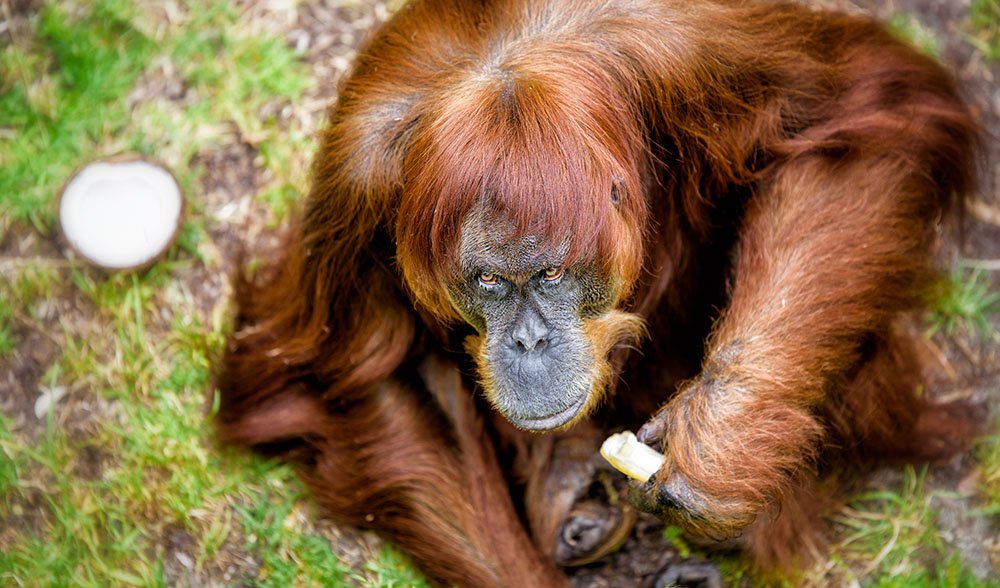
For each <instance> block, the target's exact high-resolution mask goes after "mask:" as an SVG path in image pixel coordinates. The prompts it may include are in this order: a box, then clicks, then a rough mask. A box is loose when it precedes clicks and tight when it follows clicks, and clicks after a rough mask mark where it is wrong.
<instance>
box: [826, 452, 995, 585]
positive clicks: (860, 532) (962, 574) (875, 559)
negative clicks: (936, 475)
mask: <svg viewBox="0 0 1000 588" xmlns="http://www.w3.org/2000/svg"><path fill="white" fill-rule="evenodd" d="M926 474H927V469H926V468H923V469H922V470H920V471H917V470H916V469H914V468H913V467H911V466H907V467H906V469H905V470H904V474H903V480H902V482H901V484H900V485H899V486H898V487H896V488H892V489H885V490H876V491H872V492H867V493H865V494H862V495H860V496H858V497H857V498H855V499H854V501H853V502H852V503H851V505H850V507H849V508H847V509H845V510H844V511H843V512H842V514H841V516H839V517H838V518H837V521H838V522H839V523H840V524H841V525H842V526H843V527H844V529H843V531H844V532H843V533H842V534H841V535H842V536H843V537H844V538H843V539H842V540H841V542H840V543H839V544H838V545H836V546H835V548H834V550H833V553H832V561H833V562H834V563H836V564H837V565H838V566H839V567H840V568H841V570H842V571H843V572H844V574H845V575H846V576H847V578H848V579H849V580H850V579H856V580H857V581H860V582H861V584H862V585H866V586H877V587H879V588H890V587H893V588H896V587H898V588H904V587H913V588H925V587H926V588H948V587H966V586H969V587H973V586H977V587H978V586H988V585H989V584H987V583H983V582H981V581H979V580H977V579H976V578H975V576H973V575H972V573H971V572H970V571H969V570H968V569H967V568H966V567H965V565H964V564H963V562H962V560H961V555H960V554H959V553H958V552H956V551H953V550H950V549H949V548H948V547H947V546H946V545H945V544H944V542H943V540H942V539H941V536H940V534H939V531H938V529H937V526H936V523H935V513H934V510H933V509H932V508H931V495H930V494H928V493H927V492H926V491H925V490H924V480H925V478H926Z"/></svg>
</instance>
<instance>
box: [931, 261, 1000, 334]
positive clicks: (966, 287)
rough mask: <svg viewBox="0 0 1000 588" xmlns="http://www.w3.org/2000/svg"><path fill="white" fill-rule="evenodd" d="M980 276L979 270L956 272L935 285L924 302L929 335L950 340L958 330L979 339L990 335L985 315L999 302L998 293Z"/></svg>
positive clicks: (989, 326) (989, 327)
mask: <svg viewBox="0 0 1000 588" xmlns="http://www.w3.org/2000/svg"><path fill="white" fill-rule="evenodd" d="M984 276H985V274H984V273H983V271H982V270H978V269H973V270H964V269H961V268H958V269H956V270H955V271H953V272H952V273H951V274H950V275H949V276H947V277H945V278H943V279H941V280H939V281H938V283H937V284H936V285H935V287H934V289H933V290H932V291H931V294H930V296H929V300H928V303H929V306H930V314H929V316H928V322H929V323H930V333H931V334H933V333H936V332H938V331H941V332H943V333H944V334H945V335H948V336H951V335H954V334H955V333H956V332H957V331H958V330H959V329H960V328H961V329H965V330H968V331H973V332H975V333H977V334H979V335H980V336H983V337H986V336H989V335H991V334H992V331H993V329H992V326H991V325H990V321H989V318H988V314H989V312H991V311H992V310H993V308H994V307H995V306H996V303H997V301H1000V292H996V291H995V290H994V289H993V288H992V285H991V284H990V283H989V282H988V281H985V280H984Z"/></svg>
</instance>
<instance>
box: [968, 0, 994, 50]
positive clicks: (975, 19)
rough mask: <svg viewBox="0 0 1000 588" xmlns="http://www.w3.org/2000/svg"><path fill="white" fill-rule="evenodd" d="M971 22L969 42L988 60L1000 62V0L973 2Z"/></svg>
mask: <svg viewBox="0 0 1000 588" xmlns="http://www.w3.org/2000/svg"><path fill="white" fill-rule="evenodd" d="M969 20H970V26H971V29H972V31H971V32H972V34H971V36H970V37H969V42H971V43H972V44H973V45H975V47H976V48H977V49H978V50H979V51H980V52H982V54H983V55H985V56H986V57H987V58H989V59H992V60H994V61H996V60H1000V0H972V5H971V7H970V12H969Z"/></svg>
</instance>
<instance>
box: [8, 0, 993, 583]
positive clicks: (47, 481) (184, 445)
mask: <svg viewBox="0 0 1000 588" xmlns="http://www.w3.org/2000/svg"><path fill="white" fill-rule="evenodd" d="M265 4H267V5H268V6H270V5H271V4H281V3H263V2H255V1H253V0H251V1H250V2H245V3H240V4H234V3H230V2H226V1H223V0H209V1H207V2H201V1H198V0H178V1H177V2H174V3H172V4H171V6H172V7H173V8H171V10H173V12H172V13H171V14H170V15H169V17H168V15H167V14H166V13H165V12H164V9H163V8H162V7H161V4H160V3H152V4H151V3H140V2H137V1H134V0H95V1H93V2H88V1H85V0H59V1H57V0H50V1H48V2H42V3H41V7H40V9H39V10H38V14H37V17H36V18H34V19H33V20H24V19H20V20H18V19H15V21H14V23H13V25H12V26H11V27H10V29H9V30H8V31H7V33H6V34H5V33H0V246H2V247H3V248H4V251H3V253H2V254H0V385H4V386H5V385H6V381H7V380H4V379H2V378H6V377H7V376H8V375H12V376H14V380H12V381H14V383H15V384H14V385H15V387H14V390H12V391H7V390H4V393H0V520H3V521H4V524H0V585H10V586H83V587H87V586H95V587H96V586H165V585H177V584H185V583H190V584H193V585H203V584H210V583H217V584H219V583H220V584H227V585H249V586H289V585H294V586H329V585H334V586H336V585H363V586H382V587H389V586H400V587H403V586H425V585H426V584H425V582H424V581H423V580H422V579H421V578H420V575H419V573H417V572H416V571H414V569H413V567H412V565H411V564H410V563H409V562H408V561H407V560H406V559H405V557H403V556H401V555H400V554H399V553H398V552H396V551H395V550H393V549H392V548H391V547H390V546H382V547H380V548H377V549H368V548H366V547H365V546H364V545H362V546H360V547H358V549H360V550H361V556H362V559H363V560H364V563H363V565H362V566H361V567H360V568H355V567H353V564H354V563H355V562H354V561H353V560H352V561H349V560H347V559H345V558H346V556H345V555H344V554H343V553H341V552H339V551H338V550H337V549H336V546H337V545H338V541H341V540H340V539H338V536H337V533H336V532H335V531H334V530H332V528H331V525H330V524H329V523H326V522H323V521H321V520H320V519H319V517H318V516H317V514H316V512H315V507H314V506H313V505H312V503H311V502H310V501H309V499H308V497H307V496H306V494H305V490H304V488H303V486H302V484H301V483H300V482H299V481H298V480H297V479H296V478H295V476H294V474H293V472H292V471H291V470H290V469H289V468H288V467H284V466H280V465H277V464H274V463H271V462H267V461H264V460H261V459H258V458H256V457H252V456H249V455H246V454H245V453H242V452H237V451H230V450H227V449H224V448H219V447H217V446H216V445H215V443H214V441H213V438H212V433H211V428H210V424H209V421H210V418H211V414H212V409H213V400H214V398H213V395H212V387H211V373H212V366H213V362H214V359H215V358H216V357H217V356H218V354H219V352H220V350H221V348H222V345H223V344H224V339H225V333H226V329H227V317H228V316H229V313H230V311H231V309H230V308H229V306H228V302H227V291H226V285H225V279H224V273H225V271H227V266H226V260H225V257H224V255H223V253H222V252H221V251H220V247H221V246H222V245H221V244H220V242H222V241H224V238H223V237H225V236H230V237H231V236H232V235H236V236H237V237H238V238H239V239H241V240H244V239H247V240H249V239H253V238H255V235H256V234H257V233H255V232H253V230H251V229H248V228H247V225H246V224H244V223H243V220H244V219H242V218H241V219H239V220H225V219H221V218H220V216H219V215H218V214H217V213H218V212H219V208H220V207H221V206H223V205H228V204H229V203H230V202H233V201H236V200H240V199H242V198H244V197H246V198H249V199H251V204H250V206H251V207H252V212H253V213H254V214H257V213H259V216H262V217H263V221H262V223H263V225H264V228H266V227H267V226H274V225H276V224H278V223H280V222H281V220H282V219H283V218H285V216H286V215H287V214H288V212H289V211H290V210H291V209H292V208H293V207H294V204H295V201H296V200H297V198H298V196H299V195H300V194H302V193H303V192H304V190H305V188H306V184H307V177H306V174H307V173H308V169H309V154H310V153H311V152H312V150H313V148H314V142H313V139H312V136H313V135H312V134H313V132H314V131H315V129H313V128H306V127H304V126H303V125H302V124H301V122H300V120H301V119H302V118H303V117H298V116H296V110H295V109H296V108H299V105H300V104H301V103H302V102H303V101H305V100H306V98H307V97H308V96H309V93H310V91H311V90H312V89H314V88H315V86H316V85H317V83H318V80H315V79H314V77H313V75H312V72H311V71H310V69H309V67H308V66H307V65H306V64H305V63H304V62H303V61H302V60H301V59H300V56H298V55H297V54H296V53H295V52H294V51H293V50H292V49H291V48H289V47H288V45H287V44H286V42H285V40H284V38H283V33H284V32H286V29H287V27H288V26H291V25H288V24H287V23H285V21H283V20H282V19H280V18H269V17H267V16H266V15H265V16H263V17H262V16H259V15H257V14H256V13H255V12H254V9H262V7H263V6H264V5H265ZM394 4H395V5H398V3H394ZM234 5H235V6H238V8H237V7H234ZM977 5H978V3H977ZM993 5H994V6H995V2H994V3H993ZM3 6H5V7H6V6H7V5H6V4H4V5H3ZM8 8H9V7H8ZM269 9H270V8H269ZM914 23H915V21H911V20H905V21H903V20H901V21H900V24H898V25H897V29H899V30H900V31H904V32H901V33H900V34H904V35H906V36H908V38H912V39H916V42H917V44H918V45H921V41H919V34H918V33H915V32H913V30H916V31H917V32H919V31H920V30H923V29H920V28H914V27H915V26H916V25H915V24H914ZM994 23H995V20H994ZM907 27H910V29H913V30H910V32H905V31H907V30H909V29H907ZM977 35H978V33H977ZM977 38H978V37H977ZM227 150H229V151H235V152H243V151H247V152H249V155H248V156H247V157H248V159H247V161H246V162H242V163H241V164H240V165H235V164H234V165H232V166H230V167H229V168H225V166H221V167H223V168H224V169H221V170H220V166H219V165H217V164H212V161H213V160H212V157H213V156H215V155H218V154H219V153H228V152H229V151H227ZM123 151H131V152H137V153H140V154H144V155H147V156H151V157H155V158H156V159H158V160H160V161H162V162H163V163H165V164H166V165H167V166H169V167H170V168H171V170H172V171H173V172H174V173H175V175H176V176H177V178H178V180H179V182H180V183H181V186H182V188H183V190H184V192H185V195H186V199H187V201H186V211H187V216H186V219H185V223H184V225H183V228H182V231H181V234H180V236H179V238H178V240H177V242H176V244H175V245H174V247H173V248H172V250H171V251H170V252H169V253H168V254H167V256H166V257H165V258H164V259H162V260H161V261H159V262H158V263H157V264H155V265H154V266H153V267H151V268H149V269H148V270H146V271H143V272H141V273H129V274H120V273H116V274H105V273H103V272H100V271H97V270H95V269H92V268H89V267H87V266H85V265H83V264H82V263H81V262H79V261H78V260H75V259H72V258H71V259H64V258H63V257H62V255H61V248H60V245H59V241H58V240H57V238H56V237H55V224H56V210H57V199H58V190H59V188H60V186H61V185H62V184H63V183H64V182H65V180H66V179H67V178H68V176H69V175H70V174H72V172H73V170H75V169H77V168H78V167H79V166H81V165H83V164H85V163H86V162H88V161H91V160H94V159H97V158H101V157H105V156H109V155H113V154H116V153H120V152H123ZM213 165H214V166H215V167H213ZM234 168H238V170H237V171H238V172H239V174H238V175H239V177H238V178H235V179H232V178H226V177H225V173H223V172H226V171H229V172H232V170H233V169H234ZM220 183H222V184H224V186H223V187H224V188H226V189H228V190H230V192H231V193H230V194H229V195H228V196H225V197H220V196H219V195H218V194H216V191H217V185H218V184H220ZM225 198H228V199H229V200H226V199H225ZM250 216H253V215H252V214H251V215H250ZM258 228H259V227H258ZM984 278H985V276H984V275H982V274H976V273H975V272H963V273H961V274H958V275H956V276H953V277H952V279H951V280H950V281H949V282H948V284H949V286H948V287H947V288H944V290H943V291H944V292H946V294H943V295H942V296H941V298H940V299H939V301H938V302H936V303H935V309H936V310H935V313H936V315H935V316H936V317H938V318H935V319H934V320H935V321H937V322H935V324H937V325H938V326H937V327H936V328H937V329H939V330H941V331H943V332H945V333H950V332H957V331H959V330H960V329H966V328H971V329H977V330H979V329H982V328H983V327H984V325H986V326H988V322H984V321H986V317H987V316H988V313H989V312H991V310H992V308H993V304H994V303H995V301H996V295H995V294H994V293H991V292H990V290H989V289H988V288H987V287H986V281H985V279H984ZM57 389H58V390H63V391H64V392H65V395H64V396H63V397H62V398H61V399H60V400H58V401H57V402H55V403H54V405H53V406H52V407H51V408H50V410H49V411H48V412H47V413H46V414H45V415H43V417H42V418H40V419H39V418H36V416H35V414H34V411H33V407H34V401H35V399H36V398H37V397H38V396H39V394H40V393H41V392H43V391H45V390H57ZM977 455H978V457H979V459H980V460H981V463H982V483H981V488H980V490H981V504H982V509H981V512H980V513H979V514H978V515H977V516H984V517H986V516H995V515H996V514H997V512H998V510H1000V489H998V486H997V480H998V479H1000V473H998V472H1000V465H998V464H1000V442H997V441H996V439H995V438H991V439H990V440H987V441H984V442H983V444H982V445H981V446H980V449H979V452H978V454H977ZM928 500H929V496H928V495H927V494H926V493H924V491H923V484H922V478H921V477H920V476H919V475H917V474H913V478H912V480H911V479H909V478H908V479H907V481H906V482H905V483H902V484H900V487H899V488H894V489H890V490H886V491H884V492H883V493H881V494H878V493H875V494H870V495H866V496H863V497H862V498H859V500H858V502H856V503H855V504H854V505H853V510H852V511H850V514H846V515H845V518H844V520H843V521H841V524H842V525H843V527H844V529H845V533H847V537H848V540H845V541H844V543H843V544H842V545H841V546H839V548H838V549H839V550H838V552H837V553H838V555H837V557H838V558H839V559H837V560H836V562H837V563H838V565H842V568H838V569H842V570H847V571H845V572H844V573H845V574H847V573H848V572H850V573H853V574H855V575H856V576H857V577H859V578H860V579H861V580H862V583H863V584H864V585H887V586H888V585H894V584H891V582H897V579H898V578H906V579H909V580H912V581H914V582H916V584H914V585H917V586H922V585H926V586H939V585H940V586H964V585H967V584H962V582H966V581H967V580H968V579H969V576H968V570H966V569H965V567H964V564H963V561H962V560H961V559H960V558H959V557H958V556H956V555H955V554H954V553H953V552H951V551H949V550H948V548H947V546H946V545H945V544H944V543H942V542H941V541H940V540H936V539H935V537H937V536H938V535H939V533H938V530H937V528H936V527H935V525H934V520H933V513H932V508H931V503H930V502H929V501H928ZM855 513H862V514H858V515H856V514H855ZM897 527H898V528H899V533H898V534H897V535H894V533H895V530H896V528H897ZM894 537H895V539H893V538H894ZM670 538H671V540H673V541H674V542H675V544H677V545H684V549H685V550H686V552H688V553H695V552H693V551H692V550H691V549H690V547H688V546H686V545H685V544H683V539H682V538H681V537H680V536H679V534H676V533H675V534H674V535H671V536H670ZM887 545H889V546H890V547H889V549H888V550H886V546H887ZM883 552H885V553H884V555H883ZM879 558H880V559H879ZM712 559H713V561H714V562H716V563H718V564H719V565H720V567H721V568H722V570H723V573H724V575H725V577H726V578H728V579H729V580H732V581H739V580H740V579H741V578H743V579H745V578H746V577H747V576H748V575H749V572H748V571H747V570H746V569H745V568H744V567H743V566H742V564H741V563H740V562H739V560H738V559H736V558H719V557H715V556H713V557H712ZM876 561H877V563H876V565H874V567H873V568H872V569H871V570H870V571H869V573H867V574H866V575H858V573H859V571H864V568H865V567H866V566H869V565H871V563H870V562H876ZM900 581H901V580H900ZM934 582H937V583H936V584H935V583H934ZM895 585H901V584H899V583H898V582H897V584H895ZM968 585H980V584H968Z"/></svg>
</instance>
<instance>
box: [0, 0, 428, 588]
mask: <svg viewBox="0 0 1000 588" xmlns="http://www.w3.org/2000/svg"><path fill="white" fill-rule="evenodd" d="M140 6H141V8H140ZM28 23H29V21H24V20H22V21H19V23H18V25H19V26H15V27H12V29H11V31H12V35H11V38H12V39H13V41H12V42H11V43H9V44H4V45H2V46H0V48H2V53H0V76H2V77H0V90H2V94H0V121H2V123H0V124H2V125H3V128H2V129H0V130H2V131H3V133H0V219H2V222H0V241H3V240H5V239H4V238H3V237H4V236H6V235H10V236H11V237H10V239H6V242H7V243H8V246H9V247H14V248H15V249H17V251H15V258H14V259H13V260H11V259H7V258H4V259H3V260H0V272H2V278H0V371H3V372H6V371H7V370H18V369H20V370H29V371H31V370H38V369H39V368H40V369H41V371H40V372H39V373H38V374H37V376H36V377H35V378H34V379H31V378H30V377H29V379H27V380H23V381H22V380H19V382H22V383H23V384H24V385H26V386H30V388H27V389H23V390H16V391H15V393H14V396H7V397H6V398H7V399H8V402H7V403H5V404H3V405H2V406H3V407H4V411H3V412H0V513H2V515H3V518H4V519H6V520H10V521H17V522H18V523H17V524H15V525H4V526H2V528H0V584H3V585H12V586H20V585H31V586H64V585H72V586H108V585H113V586H165V585H174V584H176V583H177V582H185V581H191V582H194V583H195V584H207V583H218V582H223V583H226V582H229V583H233V584H240V585H254V586H291V585H297V586H329V585H341V584H344V583H354V584H364V585H369V586H402V585H407V586H408V585H414V584H418V583H419V575H417V574H416V573H415V572H414V571H413V569H412V567H411V566H409V565H408V564H407V563H406V562H405V560H403V559H402V558H401V557H400V556H399V555H398V554H396V553H395V552H393V551H391V550H390V549H389V548H386V550H385V551H383V552H373V553H372V554H371V557H370V558H369V562H368V564H367V566H366V568H365V569H364V570H363V571H362V572H357V571H354V570H351V569H350V566H349V564H347V563H345V562H344V561H342V560H341V556H340V555H339V554H338V552H337V550H336V549H334V547H333V544H332V541H333V536H332V535H331V533H330V532H329V530H328V529H326V528H325V527H324V526H323V524H319V523H317V522H316V521H317V520H318V517H317V516H316V515H315V513H313V512H312V508H313V507H312V506H311V503H310V502H309V500H308V498H307V497H306V496H305V491H304V488H303V486H302V485H301V483H300V482H298V480H297V479H296V478H295V477H294V475H293V473H292V472H291V470H290V469H289V468H287V467H283V466H278V465H276V464H274V463H270V462H266V461H263V460H260V459H258V458H256V457H252V456H248V455H246V454H244V453H242V452H234V451H230V450H225V449H221V448H219V447H217V446H216V444H215V443H214V441H213V439H212V434H211V427H210V425H209V419H210V416H211V408H212V402H211V398H212V396H211V394H210V390H211V383H210V379H211V377H210V376H211V370H212V364H213V359H214V358H215V357H217V356H218V354H219V351H220V349H221V345H222V343H223V340H224V333H225V330H226V316H227V312H228V306H227V302H226V299H225V297H224V292H225V290H224V277H223V269H222V258H221V254H220V253H219V251H218V249H217V248H216V246H215V243H214V241H213V237H212V235H211V234H210V233H209V230H210V227H212V223H213V222H215V221H214V219H213V218H212V217H211V216H210V215H209V211H208V210H206V207H205V203H206V201H207V196H208V194H207V192H206V179H205V167H204V164H203V163H202V162H203V161H204V160H205V156H206V155H207V154H210V153H212V152H213V151H214V150H217V149H222V148H223V147H225V146H227V145H239V144H249V145H251V146H252V147H253V149H254V151H256V152H257V153H259V154H260V156H259V157H258V159H257V161H254V162H250V164H251V166H252V168H251V169H249V170H247V171H248V172H249V173H254V174H259V175H260V177H261V178H262V180H260V181H257V182H255V184H254V192H255V193H256V196H257V197H258V198H259V199H260V201H261V202H262V204H261V208H262V209H263V211H264V212H265V213H266V214H267V215H268V217H269V218H270V221H271V222H272V223H276V222H278V221H280V219H281V218H282V217H283V215H284V214H285V213H286V211H287V210H288V209H289V206H290V204H291V202H292V201H294V199H295V198H296V197H297V195H298V194H300V193H302V191H303V187H304V182H305V177H304V174H305V173H306V170H307V169H308V158H309V152H311V150H312V148H313V142H312V139H311V136H312V135H311V129H304V128H301V127H300V126H297V125H296V123H295V120H293V119H291V118H290V117H288V116H286V114H283V113H284V112H286V111H287V109H288V108H289V106H290V105H292V104H294V103H295V102H297V101H299V100H301V99H302V97H303V93H304V92H305V91H306V90H307V89H308V86H309V84H310V83H312V82H311V78H310V77H309V74H308V69H307V67H306V66H305V64H303V63H302V62H301V61H300V59H299V58H298V56H297V55H296V54H295V53H294V52H293V51H292V50H291V49H290V48H289V47H288V46H287V45H286V44H285V42H284V40H283V38H282V37H281V34H280V31H278V30H274V29H270V28H268V26H269V25H268V22H267V21H266V20H262V19H254V18H252V17H251V16H249V15H248V13H247V12H245V11H239V10H236V9H235V8H233V7H232V5H231V4H230V3H228V2H223V1H218V0H217V1H212V2H207V3H202V2H196V1H194V0H191V1H188V2H178V3H176V14H174V15H173V18H170V19H168V18H166V17H165V15H163V14H158V13H157V12H156V11H155V10H150V9H149V7H148V6H145V5H140V4H137V3H133V2H132V1H131V0H98V1H97V2H93V3H90V2H83V1H82V0H81V1H79V2H54V1H53V2H48V3H44V4H43V5H42V6H41V8H40V10H39V12H38V15H37V18H36V19H35V20H33V21H30V23H31V25H33V26H29V24H28ZM164 83H166V84H174V85H175V86H176V88H179V94H176V95H170V94H169V92H165V91H164V89H163V88H164V86H163V84H164ZM121 151H133V152H138V153H141V154H145V155H148V156H154V157H156V158H157V159H159V160H161V161H163V162H164V163H166V164H167V165H169V166H170V167H171V168H172V170H173V171H174V172H175V174H176V175H177V177H178V179H179V181H180V183H181V185H182V187H183V188H184V191H185V194H186V197H187V211H188V215H187V218H186V221H185V224H184V226H183V229H182V232H181V235H180V237H179V238H178V241H177V244H176V245H175V246H174V248H173V249H172V251H170V253H169V254H168V255H167V256H166V258H165V259H163V260H162V261H160V262H159V263H157V264H156V265H154V266H153V267H151V268H150V269H148V270H146V271H144V272H142V273H132V274H110V275H107V274H103V273H101V272H99V271H96V270H93V269H91V268H88V267H85V266H83V265H81V264H79V263H78V262H76V261H74V260H69V261H64V260H61V259H59V258H58V257H53V255H54V254H53V252H52V249H51V248H46V247H43V245H44V243H45V241H46V240H47V239H49V238H50V236H51V235H52V233H53V229H54V225H55V211H56V202H57V192H58V189H59V186H61V184H62V183H63V182H64V181H65V180H66V178H67V177H68V176H69V175H70V174H71V173H72V171H73V170H74V169H76V168H78V167H79V166H81V165H82V164H84V163H85V162H87V161H90V160H93V159H97V158H100V157H104V156H107V155H111V154H115V153H118V152H121ZM251 195H254V194H251ZM216 230H218V229H217V228H216ZM227 230H233V229H227ZM36 236H37V237H36ZM39 237H40V238H39ZM18 243H27V245H25V246H23V247H20V246H19V245H18ZM31 260H36V263H30V262H31ZM24 262H27V263H24ZM206 284H207V285H210V286H213V287H215V288H216V290H217V291H218V292H217V294H215V295H208V296H206V295H205V294H203V293H197V292H192V290H193V289H195V288H196V287H204V286H205V285H206ZM22 329H27V330H28V331H27V332H29V333H30V334H32V337H30V338H23V340H22V339H21V338H20V337H19V333H21V332H22ZM37 340H42V341H48V342H50V343H51V344H50V345H42V346H41V347H39V346H37V345H36V344H34V343H33V344H32V347H33V348H28V347H26V346H22V345H21V344H22V343H24V344H25V345H27V342H28V341H35V342H36V343H37ZM17 366H20V367H17ZM47 389H63V390H65V391H66V394H65V396H64V397H63V398H62V399H61V400H59V401H58V402H57V403H55V405H54V406H53V407H52V408H51V409H50V410H49V411H48V413H47V414H46V415H45V416H44V417H43V418H42V419H40V420H39V419H36V418H35V416H34V414H33V412H32V404H33V400H34V398H35V396H36V395H37V393H38V391H40V390H47ZM10 399H17V402H14V403H13V404H11V403H10V402H9V400H10ZM0 400H3V398H0ZM11 517H12V518H11ZM184 578H187V579H188V580H183V579H184Z"/></svg>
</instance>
